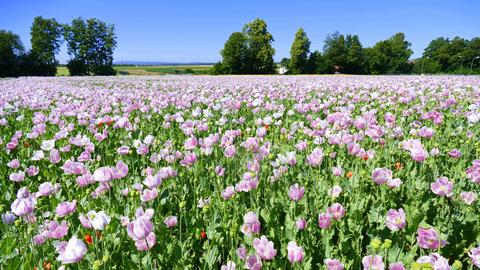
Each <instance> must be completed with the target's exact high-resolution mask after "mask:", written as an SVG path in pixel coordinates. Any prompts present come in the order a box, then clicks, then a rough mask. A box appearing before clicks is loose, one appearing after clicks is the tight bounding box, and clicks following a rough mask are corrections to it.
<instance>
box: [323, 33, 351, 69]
mask: <svg viewBox="0 0 480 270" xmlns="http://www.w3.org/2000/svg"><path fill="white" fill-rule="evenodd" d="M323 56H324V58H325V63H326V65H327V66H328V67H329V73H333V72H335V71H340V72H341V71H343V68H344V67H345V65H346V64H347V49H346V46H345V36H344V35H341V34H340V33H339V32H334V33H331V34H328V35H327V37H326V38H325V45H324V46H323Z"/></svg>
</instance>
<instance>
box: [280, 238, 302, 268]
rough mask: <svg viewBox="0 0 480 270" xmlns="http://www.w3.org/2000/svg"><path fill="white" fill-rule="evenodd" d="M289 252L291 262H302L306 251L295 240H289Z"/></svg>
mask: <svg viewBox="0 0 480 270" xmlns="http://www.w3.org/2000/svg"><path fill="white" fill-rule="evenodd" d="M272 247H273V245H272ZM287 253H288V254H287V256H288V260H289V261H290V262H291V263H300V262H302V260H303V257H304V256H305V253H304V252H303V248H302V247H300V246H298V245H297V243H296V242H295V241H290V242H288V245H287Z"/></svg>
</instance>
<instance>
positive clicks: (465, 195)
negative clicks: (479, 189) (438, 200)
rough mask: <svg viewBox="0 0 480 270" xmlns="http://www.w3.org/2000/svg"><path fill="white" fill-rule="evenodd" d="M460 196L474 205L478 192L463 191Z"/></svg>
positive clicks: (467, 202)
mask: <svg viewBox="0 0 480 270" xmlns="http://www.w3.org/2000/svg"><path fill="white" fill-rule="evenodd" d="M460 197H461V198H462V200H463V201H464V202H465V203H466V204H468V205H472V203H473V202H474V201H475V200H476V199H477V194H476V193H475V192H465V191H464V192H462V193H460Z"/></svg>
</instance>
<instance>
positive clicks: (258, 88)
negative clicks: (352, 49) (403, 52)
mask: <svg viewBox="0 0 480 270" xmlns="http://www.w3.org/2000/svg"><path fill="white" fill-rule="evenodd" d="M479 93H480V77H478V76H217V77H215V76H165V77H156V78H152V77H148V78H145V77H144V78H140V77H96V78H95V77H94V78H79V77H56V78H31V77H30V78H18V79H10V80H0V95H1V96H0V108H1V112H2V114H1V115H0V164H2V165H3V166H0V177H1V180H0V181H1V182H0V183H1V184H0V220H1V221H0V254H1V255H0V269H2V270H3V269H5V270H9V269H14V270H16V269H34V268H35V267H36V268H37V269H60V267H62V266H63V268H62V269H70V270H73V269H94V270H100V269H221V270H235V269H238V270H240V269H245V268H246V269H250V270H259V269H285V270H288V269H297V270H298V269H305V270H308V269H321V270H344V269H345V270H350V269H351V270H360V269H362V270H386V269H388V270H405V269H409V270H427V269H430V270H460V269H464V270H466V269H470V270H473V269H474V267H477V268H475V269H478V267H480V247H479V245H480V221H479V218H478V217H479V215H480V204H479V200H478V193H479V190H480V189H479V185H480V160H479V156H480V143H479V139H480V125H479V123H480V106H479V104H480V95H479Z"/></svg>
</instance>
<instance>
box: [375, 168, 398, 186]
mask: <svg viewBox="0 0 480 270" xmlns="http://www.w3.org/2000/svg"><path fill="white" fill-rule="evenodd" d="M392 175H393V173H392V171H391V170H389V169H386V168H376V169H375V170H374V171H373V173H372V180H373V182H374V183H375V184H377V185H381V184H383V183H385V182H387V181H388V180H390V179H392Z"/></svg>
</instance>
